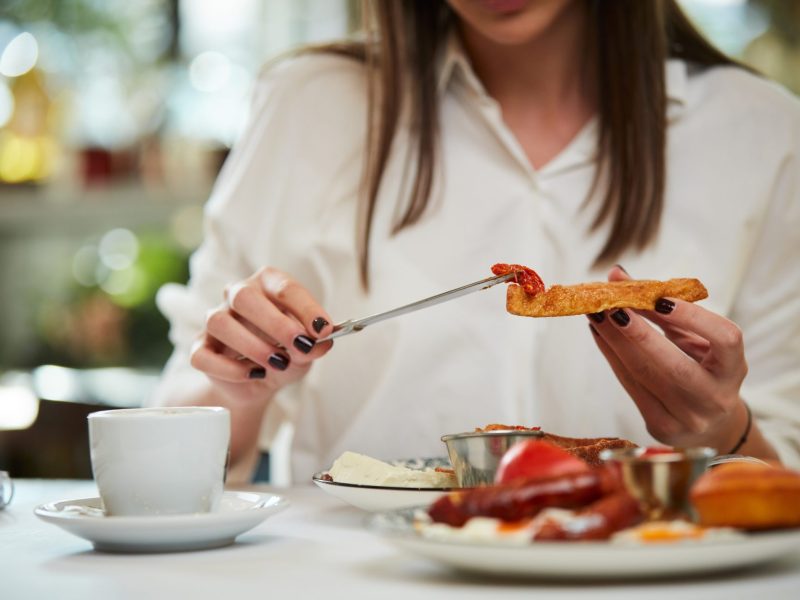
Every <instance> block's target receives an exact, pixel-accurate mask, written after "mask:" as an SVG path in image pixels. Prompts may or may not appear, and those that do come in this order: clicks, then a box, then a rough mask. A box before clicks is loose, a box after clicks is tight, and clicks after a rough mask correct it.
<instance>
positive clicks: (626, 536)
mask: <svg viewBox="0 0 800 600" xmlns="http://www.w3.org/2000/svg"><path fill="white" fill-rule="evenodd" d="M742 537H744V534H743V533H741V532H739V531H736V530H735V529H731V528H729V527H702V526H700V525H696V524H695V523H690V522H689V521H683V520H680V519H676V520H674V521H648V522H647V523H642V524H641V525H637V526H636V527H631V528H630V529H625V530H623V531H619V532H617V533H615V534H614V535H613V536H611V541H612V542H615V543H619V544H669V543H675V542H685V541H706V542H710V541H723V540H732V539H741V538H742Z"/></svg>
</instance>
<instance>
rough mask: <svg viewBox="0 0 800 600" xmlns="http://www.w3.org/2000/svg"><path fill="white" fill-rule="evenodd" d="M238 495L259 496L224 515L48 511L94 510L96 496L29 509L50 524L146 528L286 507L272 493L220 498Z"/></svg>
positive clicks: (285, 502) (230, 492) (282, 498)
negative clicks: (59, 507)
mask: <svg viewBox="0 0 800 600" xmlns="http://www.w3.org/2000/svg"><path fill="white" fill-rule="evenodd" d="M241 494H249V495H255V496H260V497H261V498H260V499H259V500H258V501H257V502H254V503H253V504H254V505H253V506H250V507H247V508H245V509H243V510H238V511H230V512H226V513H222V512H219V511H217V512H207V513H189V514H178V515H110V516H109V515H105V514H104V515H97V516H94V515H86V514H82V513H79V512H70V513H65V512H64V511H63V510H52V509H50V508H48V507H50V506H57V505H63V504H73V505H76V506H87V507H90V508H96V507H95V506H91V505H90V504H89V502H102V501H101V498H100V496H99V495H98V496H89V497H84V498H65V499H62V500H53V501H50V502H43V503H41V504H38V505H37V506H36V507H34V509H33V514H34V515H36V516H37V517H39V518H41V519H43V520H52V521H60V522H65V521H83V522H89V521H91V522H94V523H99V522H113V523H116V524H118V525H126V524H136V525H150V524H155V523H160V524H162V525H163V524H164V523H165V522H166V521H167V520H169V522H170V524H174V525H183V524H188V523H197V522H198V521H209V520H211V521H214V520H219V519H220V518H224V517H231V516H234V515H243V514H252V513H260V512H262V511H269V512H277V511H280V510H283V509H285V508H287V507H288V506H289V504H290V503H289V501H288V500H287V499H286V497H285V496H281V495H280V494H272V493H269V492H253V491H249V490H225V491H224V492H223V497H225V496H229V497H230V496H233V497H240V495H241ZM272 498H274V499H275V500H276V501H275V503H273V504H269V505H265V506H258V505H257V504H258V502H261V501H266V500H268V499H272Z"/></svg>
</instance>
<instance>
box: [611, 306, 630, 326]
mask: <svg viewBox="0 0 800 600" xmlns="http://www.w3.org/2000/svg"><path fill="white" fill-rule="evenodd" d="M611 318H612V319H614V321H615V322H616V323H617V325H619V326H620V327H625V326H626V325H627V324H628V323H630V322H631V317H630V315H628V313H626V312H625V311H624V310H622V309H621V308H620V309H618V310H615V311H614V312H612V313H611Z"/></svg>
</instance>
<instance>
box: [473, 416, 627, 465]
mask: <svg viewBox="0 0 800 600" xmlns="http://www.w3.org/2000/svg"><path fill="white" fill-rule="evenodd" d="M475 431H476V432H488V431H541V428H540V427H524V426H522V425H502V424H500V423H491V424H489V425H486V426H484V427H476V428H475ZM537 439H540V440H544V441H546V442H550V443H551V444H554V445H556V446H558V447H560V448H563V449H564V450H566V451H567V452H569V453H570V454H572V455H573V456H576V457H578V458H580V459H581V460H584V461H586V462H587V463H589V464H590V465H592V466H597V465H600V464H602V462H603V461H601V460H600V453H601V452H602V451H603V450H613V449H616V448H636V444H634V443H633V442H631V441H629V440H626V439H622V438H615V437H604V438H573V437H566V436H562V435H556V434H554V433H548V432H546V431H542V434H541V436H539V437H538V438H537Z"/></svg>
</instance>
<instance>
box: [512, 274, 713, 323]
mask: <svg viewBox="0 0 800 600" xmlns="http://www.w3.org/2000/svg"><path fill="white" fill-rule="evenodd" d="M665 297H669V298H679V299H680V300H686V301H687V302H696V301H697V300H702V299H703V298H707V297H708V291H707V290H706V288H705V286H704V285H703V284H702V283H700V281H699V280H697V279H669V280H667V281H656V280H647V279H640V280H628V281H604V282H597V283H580V284H578V285H554V286H552V287H551V288H550V289H548V290H547V291H546V292H544V293H541V294H537V295H535V296H530V295H528V294H526V293H525V292H524V291H523V290H522V288H521V287H519V286H518V285H509V286H508V292H507V295H506V310H508V312H510V313H511V314H513V315H519V316H522V317H565V316H568V315H586V314H590V313H597V312H601V311H604V310H609V309H612V308H634V309H642V310H653V309H654V308H655V303H656V300H658V299H659V298H665Z"/></svg>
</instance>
